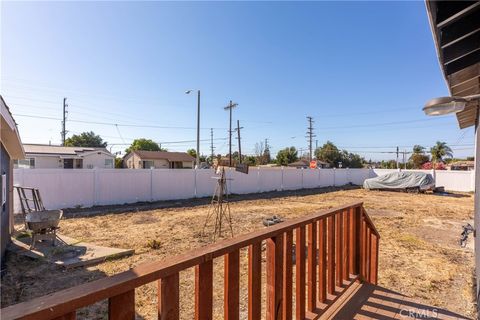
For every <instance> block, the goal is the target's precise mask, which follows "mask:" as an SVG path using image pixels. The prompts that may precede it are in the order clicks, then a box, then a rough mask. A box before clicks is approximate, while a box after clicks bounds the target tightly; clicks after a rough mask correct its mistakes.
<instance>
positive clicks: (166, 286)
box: [158, 272, 180, 320]
mask: <svg viewBox="0 0 480 320" xmlns="http://www.w3.org/2000/svg"><path fill="white" fill-rule="evenodd" d="M179 284H180V277H179V274H178V272H176V273H173V274H171V275H169V276H167V277H164V278H162V279H160V280H158V319H159V320H178V319H179V318H180V307H179V300H180V285H179Z"/></svg>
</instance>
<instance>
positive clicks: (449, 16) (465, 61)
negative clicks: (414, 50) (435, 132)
mask: <svg viewBox="0 0 480 320" xmlns="http://www.w3.org/2000/svg"><path fill="white" fill-rule="evenodd" d="M425 4H426V7H427V13H428V17H429V20H430V28H431V29H432V34H433V40H434V42H435V47H436V50H437V56H438V61H439V63H440V67H441V68H442V71H443V75H444V77H445V80H446V82H447V86H448V89H449V91H450V95H452V96H460V97H464V96H469V95H474V94H480V2H479V1H439V0H426V1H425ZM478 104H479V102H478V101H471V102H469V103H468V104H467V106H466V107H465V110H463V111H461V112H458V113H457V114H456V115H457V120H458V124H459V126H460V128H461V129H463V128H467V127H470V126H473V125H475V121H476V118H477V110H478V106H479V105H478Z"/></svg>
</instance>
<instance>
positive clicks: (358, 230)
mask: <svg viewBox="0 0 480 320" xmlns="http://www.w3.org/2000/svg"><path fill="white" fill-rule="evenodd" d="M354 217H355V222H354V229H355V258H354V266H355V269H354V273H355V274H357V275H360V276H362V210H361V208H360V207H355V211H354Z"/></svg>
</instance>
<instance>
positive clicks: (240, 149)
mask: <svg viewBox="0 0 480 320" xmlns="http://www.w3.org/2000/svg"><path fill="white" fill-rule="evenodd" d="M240 129H243V127H240V120H237V139H238V158H239V160H238V162H239V163H242V143H241V140H240Z"/></svg>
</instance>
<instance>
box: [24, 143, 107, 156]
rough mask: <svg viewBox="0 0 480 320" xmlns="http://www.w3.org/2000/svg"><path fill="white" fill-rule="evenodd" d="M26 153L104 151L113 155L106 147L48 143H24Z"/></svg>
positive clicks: (51, 153)
mask: <svg viewBox="0 0 480 320" xmlns="http://www.w3.org/2000/svg"><path fill="white" fill-rule="evenodd" d="M23 147H24V149H25V153H26V154H43V155H56V156H83V155H86V154H88V153H92V152H95V151H97V152H102V153H106V154H108V155H111V156H113V154H111V153H110V152H108V150H107V149H105V148H88V147H64V146H55V145H48V144H24V145H23Z"/></svg>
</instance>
